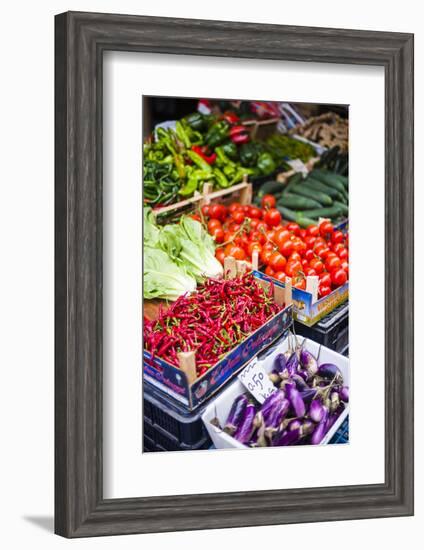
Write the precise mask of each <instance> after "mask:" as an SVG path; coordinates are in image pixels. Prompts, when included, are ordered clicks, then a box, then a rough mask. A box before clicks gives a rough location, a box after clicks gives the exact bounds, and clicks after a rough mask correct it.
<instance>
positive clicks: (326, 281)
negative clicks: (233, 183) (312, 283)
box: [318, 271, 331, 286]
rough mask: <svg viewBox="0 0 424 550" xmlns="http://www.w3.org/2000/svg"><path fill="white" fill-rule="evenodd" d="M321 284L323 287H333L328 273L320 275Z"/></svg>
mask: <svg viewBox="0 0 424 550" xmlns="http://www.w3.org/2000/svg"><path fill="white" fill-rule="evenodd" d="M318 277H319V284H320V285H322V286H331V275H330V274H329V273H328V272H327V271H326V272H325V273H320V274H319V275H318Z"/></svg>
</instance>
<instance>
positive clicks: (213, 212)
mask: <svg viewBox="0 0 424 550" xmlns="http://www.w3.org/2000/svg"><path fill="white" fill-rule="evenodd" d="M225 215H226V208H225V206H224V205H222V204H210V205H209V216H210V217H211V218H216V219H218V220H224V219H225Z"/></svg>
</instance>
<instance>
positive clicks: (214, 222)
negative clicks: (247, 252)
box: [208, 218, 222, 233]
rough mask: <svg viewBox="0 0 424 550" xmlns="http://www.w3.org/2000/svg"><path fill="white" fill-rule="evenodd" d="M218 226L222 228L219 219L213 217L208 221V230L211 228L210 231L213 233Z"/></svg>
mask: <svg viewBox="0 0 424 550" xmlns="http://www.w3.org/2000/svg"><path fill="white" fill-rule="evenodd" d="M217 227H219V228H222V224H221V222H220V221H219V220H217V219H216V218H211V219H210V220H209V221H208V230H209V233H212V231H213V230H214V229H216V228H217Z"/></svg>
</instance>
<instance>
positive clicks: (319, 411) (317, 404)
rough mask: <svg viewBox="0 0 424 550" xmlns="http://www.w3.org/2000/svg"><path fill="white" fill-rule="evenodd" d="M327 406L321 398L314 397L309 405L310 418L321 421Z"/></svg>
mask: <svg viewBox="0 0 424 550" xmlns="http://www.w3.org/2000/svg"><path fill="white" fill-rule="evenodd" d="M325 410H326V409H325V407H324V405H323V404H322V403H321V401H320V400H319V399H314V400H313V401H312V403H311V406H310V407H309V418H311V420H313V421H314V422H317V423H318V422H321V420H322V419H323V417H324V414H325Z"/></svg>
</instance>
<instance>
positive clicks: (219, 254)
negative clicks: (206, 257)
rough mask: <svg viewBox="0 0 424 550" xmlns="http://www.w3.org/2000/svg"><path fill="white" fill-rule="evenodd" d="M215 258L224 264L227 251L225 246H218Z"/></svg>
mask: <svg viewBox="0 0 424 550" xmlns="http://www.w3.org/2000/svg"><path fill="white" fill-rule="evenodd" d="M215 258H216V259H217V260H218V261H220V262H221V263H222V265H224V258H225V251H224V249H223V248H217V249H216V250H215Z"/></svg>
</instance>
